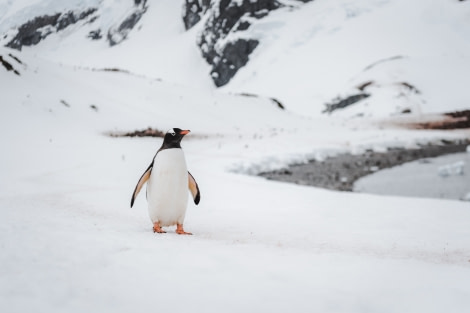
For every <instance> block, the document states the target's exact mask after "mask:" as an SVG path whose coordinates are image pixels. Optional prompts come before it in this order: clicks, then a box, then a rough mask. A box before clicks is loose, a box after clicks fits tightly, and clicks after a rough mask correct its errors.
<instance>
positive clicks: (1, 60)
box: [0, 53, 24, 75]
mask: <svg viewBox="0 0 470 313" xmlns="http://www.w3.org/2000/svg"><path fill="white" fill-rule="evenodd" d="M7 59H9V60H7ZM14 62H16V63H18V65H19V66H21V65H24V63H23V62H22V61H21V60H20V59H18V58H17V57H15V56H14V55H13V54H11V53H9V54H8V56H5V57H3V56H2V55H1V54H0V65H2V66H3V67H4V68H5V69H6V70H7V71H9V72H13V73H15V74H16V75H20V72H19V71H18V70H17V69H16V68H15V66H13V64H12V63H14Z"/></svg>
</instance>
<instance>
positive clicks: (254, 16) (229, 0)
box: [183, 0, 310, 87]
mask: <svg viewBox="0 0 470 313" xmlns="http://www.w3.org/2000/svg"><path fill="white" fill-rule="evenodd" d="M309 1H310V0H303V1H278V0H219V1H212V2H211V1H208V0H186V2H185V5H184V7H183V21H184V23H185V27H186V29H189V28H191V27H193V26H194V25H195V24H197V23H198V22H199V21H200V20H201V19H202V17H203V15H204V14H207V15H208V16H207V17H206V19H205V22H204V26H203V31H202V33H201V34H200V36H199V37H198V42H197V43H198V45H199V47H200V49H201V52H202V55H203V57H204V58H205V59H206V61H207V62H208V63H209V64H211V65H212V71H211V76H212V79H213V81H214V83H215V85H216V86H218V87H220V86H223V85H225V84H227V83H228V82H229V81H230V79H232V77H233V76H234V75H235V74H236V73H237V71H238V70H239V69H240V68H241V67H243V66H244V65H245V64H246V63H247V62H248V59H249V58H248V56H249V55H250V54H251V53H252V52H253V51H254V50H255V48H256V47H257V46H258V44H259V41H258V39H256V38H252V36H250V33H249V31H247V30H249V28H250V26H251V25H252V23H256V20H258V19H261V18H263V17H265V16H267V15H268V14H269V12H271V11H273V10H276V9H279V8H281V7H284V6H286V4H285V3H288V2H292V3H294V2H309Z"/></svg>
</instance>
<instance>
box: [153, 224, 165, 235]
mask: <svg viewBox="0 0 470 313" xmlns="http://www.w3.org/2000/svg"><path fill="white" fill-rule="evenodd" d="M153 232H154V233H159V234H164V233H166V231H164V230H163V229H162V228H161V227H160V223H159V222H155V223H153Z"/></svg>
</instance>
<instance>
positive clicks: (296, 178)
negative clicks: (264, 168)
mask: <svg viewBox="0 0 470 313" xmlns="http://www.w3.org/2000/svg"><path fill="white" fill-rule="evenodd" d="M469 145H470V140H468V139H467V140H465V139H464V140H458V141H447V140H446V141H444V140H443V141H442V144H427V145H421V146H419V148H416V149H406V148H389V149H388V151H387V152H375V151H372V150H368V151H366V152H365V153H363V154H360V155H354V154H351V153H343V154H339V155H337V156H333V157H328V158H326V159H325V160H323V161H317V160H309V162H308V163H305V164H294V165H290V166H288V167H287V168H284V169H280V170H275V171H269V172H262V173H259V174H258V176H261V177H265V178H266V179H269V180H277V181H282V182H289V183H294V184H299V185H307V186H314V187H320V188H325V189H330V190H337V191H351V192H352V191H353V187H354V183H355V182H356V181H357V180H358V179H359V178H361V177H364V176H367V175H369V174H372V173H374V172H377V171H380V170H382V169H386V168H391V167H394V166H397V165H401V164H403V163H407V162H411V161H415V160H419V159H425V158H433V157H438V156H442V155H446V154H452V153H458V152H465V151H466V149H467V146H469Z"/></svg>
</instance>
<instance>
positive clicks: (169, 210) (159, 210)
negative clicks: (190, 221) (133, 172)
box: [131, 128, 201, 235]
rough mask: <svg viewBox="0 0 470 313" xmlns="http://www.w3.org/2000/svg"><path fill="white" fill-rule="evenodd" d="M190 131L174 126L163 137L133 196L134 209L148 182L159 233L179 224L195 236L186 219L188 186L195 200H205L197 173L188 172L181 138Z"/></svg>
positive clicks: (151, 214) (180, 229) (150, 208)
mask: <svg viewBox="0 0 470 313" xmlns="http://www.w3.org/2000/svg"><path fill="white" fill-rule="evenodd" d="M189 132H190V131H189V130H182V129H180V128H172V129H170V130H169V131H168V132H167V133H166V134H165V137H164V138H163V143H162V146H161V147H160V149H158V151H157V153H156V154H155V156H154V158H153V160H152V162H151V163H150V165H149V167H148V168H147V169H146V170H145V172H144V174H143V175H142V176H141V177H140V179H139V181H138V182H137V185H136V186H135V189H134V192H133V193H132V198H131V208H132V206H133V205H134V201H135V198H136V197H137V195H138V194H139V192H140V190H141V189H142V186H143V185H144V184H145V183H147V202H148V211H149V217H150V220H151V221H152V223H153V231H154V232H155V233H166V232H165V231H164V230H163V229H162V227H166V226H173V225H176V233H177V234H179V235H192V234H191V233H189V232H186V231H184V229H183V222H184V217H185V215H186V207H187V203H188V190H187V189H188V188H189V191H190V192H191V195H192V198H193V201H194V203H195V204H196V205H197V204H199V201H200V200H201V192H200V191H199V186H198V184H197V182H196V180H195V179H194V177H193V175H191V173H190V172H189V171H188V169H187V166H186V160H185V157H184V153H183V149H182V148H181V144H180V143H181V139H183V137H184V136H185V135H187V134H188V133H189Z"/></svg>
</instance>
